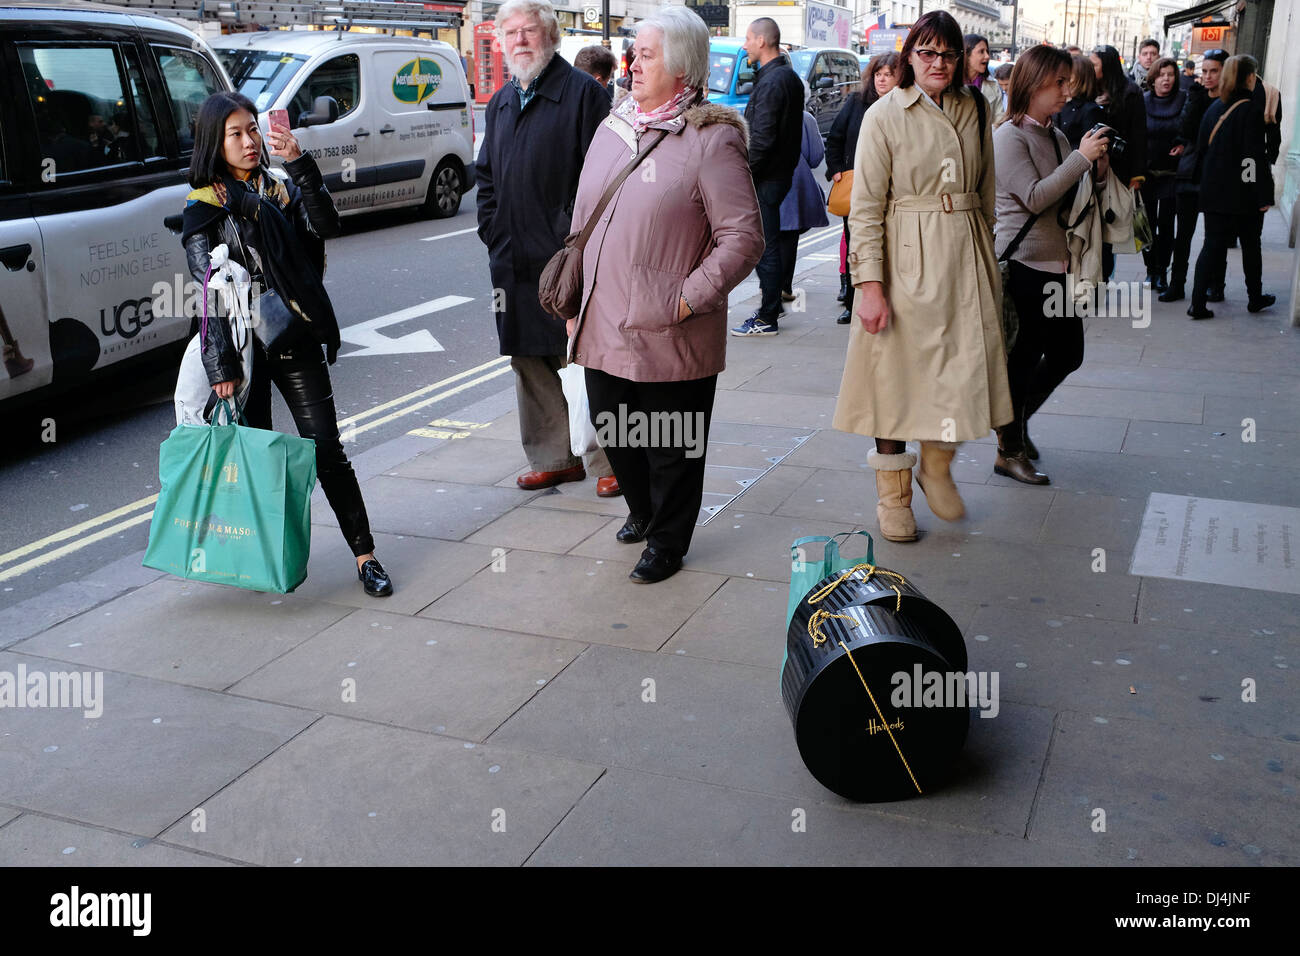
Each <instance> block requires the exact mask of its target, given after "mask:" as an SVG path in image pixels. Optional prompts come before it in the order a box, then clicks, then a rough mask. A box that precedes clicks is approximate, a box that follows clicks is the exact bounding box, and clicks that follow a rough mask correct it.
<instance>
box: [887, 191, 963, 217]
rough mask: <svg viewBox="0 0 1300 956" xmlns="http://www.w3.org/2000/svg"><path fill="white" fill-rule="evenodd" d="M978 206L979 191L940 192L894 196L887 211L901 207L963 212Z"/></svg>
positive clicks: (914, 209)
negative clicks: (927, 194) (925, 194)
mask: <svg viewBox="0 0 1300 956" xmlns="http://www.w3.org/2000/svg"><path fill="white" fill-rule="evenodd" d="M979 208H980V194H979V193H940V194H939V195H937V196H895V197H894V199H893V200H892V201H891V202H890V204H889V211H890V212H893V211H894V210H895V209H903V210H907V211H908V212H965V211H967V210H970V209H979Z"/></svg>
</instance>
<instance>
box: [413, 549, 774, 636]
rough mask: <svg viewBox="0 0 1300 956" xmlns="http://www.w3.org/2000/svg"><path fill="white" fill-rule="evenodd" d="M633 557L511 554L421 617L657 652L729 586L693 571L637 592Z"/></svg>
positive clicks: (424, 611)
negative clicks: (499, 565)
mask: <svg viewBox="0 0 1300 956" xmlns="http://www.w3.org/2000/svg"><path fill="white" fill-rule="evenodd" d="M623 547H628V546H623ZM629 550H630V551H632V552H634V553H631V554H628V555H627V558H626V560H622V561H606V560H603V559H599V558H595V559H593V558H587V557H577V556H572V555H558V554H542V553H539V552H535V551H512V552H509V553H508V554H507V555H506V562H507V563H506V571H505V572H504V573H496V572H494V571H492V570H491V569H488V570H485V571H480V572H479V573H478V574H476V575H475V576H474V577H472V578H470V580H469V581H467V582H466V583H465V584H462V585H461V586H460V587H458V588H455V589H454V590H453V591H451V592H450V593H449V594H447V595H445V596H444V597H441V598H439V599H438V600H437V601H435V602H434V603H433V604H432V605H430V606H429V607H427V608H425V610H423V611H421V612H420V616H421V617H425V618H430V619H434V620H442V621H457V622H459V623H462V624H473V625H477V626H480V627H490V628H498V629H501V630H509V631H517V632H522V633H525V634H538V635H542V636H545V637H557V638H564V639H567V640H577V641H589V642H593V643H600V644H615V645H618V646H620V647H639V648H645V649H649V650H654V649H657V648H659V647H662V646H663V645H664V643H665V642H666V641H667V640H668V638H670V637H672V635H673V633H674V632H675V631H676V630H677V628H678V627H680V626H681V625H682V623H683V622H685V621H686V619H687V618H689V617H690V616H691V615H692V614H693V613H695V611H696V610H697V609H698V608H699V606H700V605H701V604H703V603H704V602H705V601H706V600H708V598H709V596H710V595H711V594H713V592H714V591H716V590H717V589H718V588H719V587H721V586H722V584H723V580H724V579H723V578H722V577H720V576H719V575H716V574H703V573H699V572H698V571H696V570H694V569H693V568H692V569H691V570H682V571H679V572H678V573H677V574H675V575H673V576H672V577H671V578H669V579H667V580H666V581H660V582H659V583H658V584H654V585H644V584H634V583H633V582H631V581H629V580H628V578H627V575H628V573H629V572H630V571H631V570H632V567H633V566H634V565H635V564H636V560H637V557H638V554H636V553H635V546H630V547H629ZM786 563H787V564H788V563H789V561H788V559H787V562H786Z"/></svg>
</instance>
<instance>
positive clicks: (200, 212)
mask: <svg viewBox="0 0 1300 956" xmlns="http://www.w3.org/2000/svg"><path fill="white" fill-rule="evenodd" d="M266 140H267V143H268V144H269V146H270V147H271V155H272V156H279V157H280V158H281V159H283V160H284V168H285V171H286V172H287V173H288V174H289V177H290V178H291V180H292V181H291V182H289V183H284V182H281V181H280V180H279V179H277V178H276V177H275V176H272V175H271V173H270V170H269V169H268V165H267V164H268V159H267V156H266V152H265V150H264V148H263V142H262V133H261V130H260V129H259V128H258V125H257V110H256V108H255V107H254V106H253V104H252V102H251V101H250V100H249V99H248V98H247V97H245V96H242V95H241V94H239V93H214V94H212V96H210V97H208V99H207V100H206V101H205V102H204V103H203V106H202V107H201V108H200V109H199V114H198V117H197V119H196V120H195V133H194V157H193V159H192V160H191V162H190V171H189V180H190V185H191V186H193V187H194V191H193V192H191V193H190V194H189V196H188V197H187V202H186V206H185V216H184V225H183V228H182V232H181V241H182V243H184V245H185V258H186V263H187V265H188V266H189V270H190V274H191V275H192V276H194V278H195V279H196V280H198V281H199V282H206V279H207V276H208V273H209V271H210V268H211V252H212V250H213V249H215V248H216V247H217V246H219V245H222V244H224V245H226V246H227V248H228V249H229V251H230V259H231V260H232V261H234V262H238V263H239V264H240V265H242V266H243V267H244V268H245V269H247V270H248V273H249V275H250V277H251V279H252V281H253V290H254V292H255V293H256V292H258V291H259V290H266V292H265V293H264V297H263V300H260V301H259V302H257V303H254V305H256V306H258V308H259V313H258V319H257V320H255V321H254V323H253V335H254V348H253V368H252V372H251V383H250V391H249V395H248V404H247V406H246V407H245V408H244V409H243V413H244V417H245V419H246V420H247V422H248V424H250V425H252V426H253V427H254V428H270V427H271V383H272V382H274V383H275V386H276V388H277V389H279V391H280V394H281V396H283V398H284V400H285V403H286V404H288V406H289V411H290V412H291V413H292V414H293V419H294V422H295V423H296V424H297V426H298V434H300V435H301V436H302V437H303V438H311V439H313V440H314V441H315V443H316V474H317V476H318V477H319V478H320V483H321V487H322V488H323V489H324V491H325V497H326V498H327V499H328V500H329V503H330V507H331V508H333V509H334V514H335V515H336V516H337V517H338V521H339V528H340V530H342V532H343V536H344V538H346V539H347V542H348V545H349V546H350V547H351V549H352V553H353V555H354V556H355V557H356V561H357V577H358V578H359V579H360V580H361V584H362V586H363V587H364V589H365V592H366V593H367V594H369V595H371V596H373V597H387V596H388V595H390V594H392V593H393V583H392V581H391V580H390V579H389V576H388V573H387V572H386V571H385V570H384V568H383V566H382V565H381V564H380V563H379V562H378V561H377V560H376V559H375V553H374V552H375V542H374V538H373V537H371V534H370V521H369V518H368V517H367V515H366V505H365V502H364V501H363V500H362V498H361V488H360V487H359V486H358V484H357V477H356V475H355V474H354V473H353V471H352V464H351V462H349V461H348V458H347V455H346V454H344V452H343V445H342V442H341V441H340V439H339V428H338V422H337V421H336V419H335V412H334V395H333V391H332V389H331V387H330V376H329V368H328V367H327V365H326V359H325V356H324V355H322V354H321V350H322V347H324V349H325V352H326V354H327V355H328V358H329V361H330V362H331V363H332V362H333V361H334V359H335V357H336V355H337V353H338V348H339V327H338V321H337V319H336V318H335V317H334V307H333V306H332V305H331V304H330V299H329V295H328V293H326V291H325V286H324V284H323V282H322V279H321V275H322V273H323V272H324V266H325V239H327V238H329V237H331V236H336V235H338V233H339V214H338V210H336V209H335V208H334V201H333V200H332V199H331V198H330V194H329V192H328V191H327V190H326V188H325V184H324V181H323V180H322V179H321V174H320V170H319V169H318V168H317V166H316V161H315V160H314V159H313V158H312V157H311V156H310V155H309V154H307V153H304V152H303V151H302V149H301V148H300V147H299V145H298V141H297V140H296V139H295V138H294V136H293V134H292V133H291V132H289V131H288V130H287V129H282V128H277V127H272V128H271V130H270V132H269V133H268V134H267V136H266ZM273 294H274V296H275V297H278V299H279V301H280V302H281V303H283V305H282V306H281V309H282V310H284V312H285V313H287V319H288V322H289V325H288V331H286V332H284V333H283V334H282V335H281V336H280V337H278V338H277V339H276V340H275V341H274V344H273V347H272V348H269V349H268V348H267V347H266V345H265V343H264V342H263V341H262V338H261V336H262V335H265V334H269V333H268V332H267V329H268V328H269V327H270V325H269V322H266V321H263V320H264V319H266V318H267V317H268V315H269V311H270V308H271V306H270V305H262V304H261V302H262V301H267V300H266V298H265V297H266V296H272V295H273ZM205 295H206V288H205ZM203 367H204V369H205V370H206V371H207V373H208V381H209V383H210V384H211V385H212V390H213V392H214V393H215V394H216V397H217V398H220V399H229V398H231V397H232V396H233V395H234V394H235V390H236V388H237V386H238V385H239V384H240V381H241V380H242V378H243V376H244V374H245V371H244V369H243V367H242V365H241V363H240V359H239V353H238V352H237V351H236V349H235V345H234V342H233V341H232V339H231V334H230V327H229V325H228V324H227V323H226V322H225V321H223V320H218V321H215V322H209V323H208V324H207V339H206V341H205V343H204V348H203Z"/></svg>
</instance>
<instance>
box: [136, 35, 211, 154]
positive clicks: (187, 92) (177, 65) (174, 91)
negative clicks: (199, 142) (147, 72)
mask: <svg viewBox="0 0 1300 956" xmlns="http://www.w3.org/2000/svg"><path fill="white" fill-rule="evenodd" d="M154 56H156V57H157V58H158V71H159V72H160V73H161V74H162V78H163V85H164V86H165V87H166V92H167V99H168V102H170V104H171V110H172V120H173V122H175V124H176V136H177V138H178V139H179V140H180V150H181V155H183V156H184V155H188V154H189V153H192V152H193V151H194V121H195V119H197V117H198V115H199V107H201V106H202V105H203V101H204V100H206V99H207V98H208V97H209V96H211V95H212V94H213V93H216V92H219V91H220V90H223V89H225V86H224V85H223V84H222V82H221V79H220V77H219V76H218V74H217V71H216V70H215V69H213V67H212V64H211V63H209V62H208V60H207V57H204V56H201V55H200V54H198V53H195V52H194V51H193V50H183V49H178V48H177V47H169V46H156V47H154Z"/></svg>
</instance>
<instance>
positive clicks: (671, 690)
mask: <svg viewBox="0 0 1300 956" xmlns="http://www.w3.org/2000/svg"><path fill="white" fill-rule="evenodd" d="M647 678H649V679H651V680H653V681H654V685H653V689H654V692H655V701H654V702H653V703H650V702H646V700H645V697H644V694H645V692H646V691H645V688H646V687H648V686H649V685H646V684H645V681H646V679H647ZM778 680H779V670H778V668H777V667H763V668H758V667H747V666H744V665H740V664H730V663H718V662H714V661H703V660H698V659H696V660H692V659H688V658H685V657H681V656H678V655H673V654H647V653H643V652H636V651H629V650H625V649H621V648H610V647H599V646H596V647H591V648H589V649H587V650H586V651H584V652H583V654H582V655H581V656H580V657H579V658H578V659H577V660H576V661H574V662H573V663H572V664H571V665H570V666H569V667H568V668H567V669H566V670H565V671H564V673H563V674H561V675H560V676H559V677H558V678H556V679H555V680H554V681H552V682H551V684H550V686H549V687H547V688H546V689H544V690H543V691H542V693H540V694H538V695H537V696H536V697H535V698H533V700H532V701H530V702H529V704H528V705H526V706H525V707H524V708H523V709H522V710H520V711H519V712H518V713H517V714H516V715H515V716H513V717H512V718H510V720H509V721H507V722H506V723H505V725H504V726H503V727H502V728H501V729H500V730H498V731H497V732H496V733H494V734H493V735H492V737H491V738H489V742H490V743H498V744H501V745H503V746H510V747H517V748H519V749H523V750H530V751H540V752H543V753H553V754H557V755H559V756H564V757H569V758H571V759H575V760H585V761H589V762H591V763H598V764H601V765H603V766H606V767H611V768H614V767H621V768H626V769H633V770H642V771H647V772H651V773H660V774H668V775H671V776H678V777H685V778H688V779H693V780H699V781H701V782H705V783H714V784H718V785H721V786H726V787H730V788H735V789H741V790H752V791H758V792H760V793H768V794H779V795H789V796H794V797H800V798H803V799H809V800H814V801H818V802H824V803H829V804H831V805H835V806H857V804H853V803H851V802H849V801H846V800H844V799H843V798H841V797H838V796H836V795H835V794H833V793H831V792H830V791H829V790H826V789H825V788H824V787H822V786H821V784H819V783H817V781H816V780H815V779H814V778H813V777H812V775H811V774H810V773H809V772H808V770H807V769H806V768H805V767H804V765H803V761H802V760H801V759H800V757H799V751H798V748H797V746H796V745H795V740H794V731H793V729H792V727H791V724H790V719H789V717H788V716H787V715H786V712H785V707H784V706H783V705H782V703H781V694H780V689H779V685H778ZM741 713H743V714H745V715H746V719H745V720H743V721H739V720H737V719H736V715H737V714H741ZM1051 722H1052V715H1051V712H1049V711H1046V710H1042V709H1040V708H1035V707H1024V706H1020V705H1007V706H1004V707H1003V708H1002V710H1001V711H1000V713H999V714H998V717H997V718H996V719H990V720H985V719H975V720H973V721H972V727H971V737H970V738H969V739H968V741H967V745H966V749H965V750H964V751H963V753H962V756H961V758H960V759H959V762H958V765H957V767H956V769H955V771H954V774H955V776H954V779H953V780H952V781H951V782H950V784H949V785H948V786H947V787H946V788H945V789H942V790H940V791H936V792H934V793H931V794H929V795H927V796H926V797H924V798H923V799H917V800H910V801H906V800H905V801H899V802H894V803H889V804H876V805H875V806H876V807H877V808H880V809H882V810H888V812H890V813H894V814H898V815H900V816H915V817H918V818H922V819H926V820H932V821H935V822H940V823H946V824H951V825H958V826H963V827H966V828H968V829H980V830H988V831H992V832H999V833H1007V834H1014V835H1020V834H1023V833H1024V829H1025V825H1026V823H1027V821H1028V819H1029V809H1030V805H1031V803H1032V801H1033V795H1034V790H1035V788H1036V787H1037V783H1038V775H1039V772H1040V770H1041V767H1042V761H1043V758H1044V756H1045V755H1046V753H1047V745H1048V739H1049V736H1050V729H1051ZM787 812H788V811H787Z"/></svg>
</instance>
